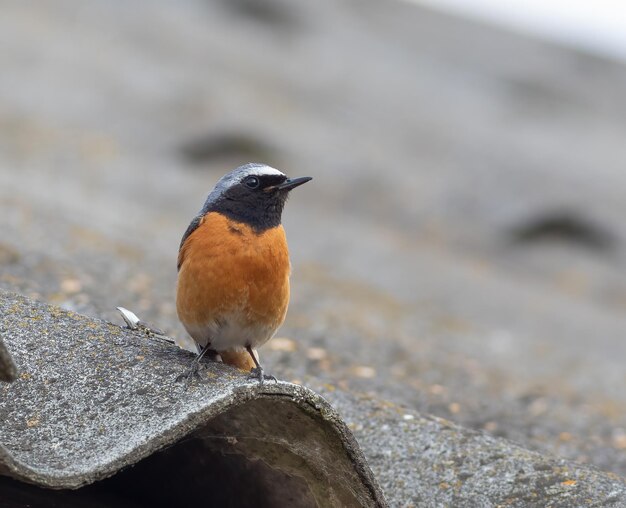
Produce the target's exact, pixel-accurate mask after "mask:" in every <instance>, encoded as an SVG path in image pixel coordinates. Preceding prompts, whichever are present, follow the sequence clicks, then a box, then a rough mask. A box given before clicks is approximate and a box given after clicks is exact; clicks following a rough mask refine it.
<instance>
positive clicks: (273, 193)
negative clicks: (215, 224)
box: [202, 163, 312, 231]
mask: <svg viewBox="0 0 626 508" xmlns="http://www.w3.org/2000/svg"><path fill="white" fill-rule="evenodd" d="M311 179H312V178H311V177H309V176H304V177H301V178H291V179H290V178H287V176H286V175H285V174H284V173H282V172H280V171H278V170H277V169H274V168H272V167H270V166H266V165H265V164H256V163H251V164H246V165H244V166H240V167H238V168H237V169H235V170H233V171H231V172H230V173H228V174H226V175H224V176H223V177H222V178H221V179H220V180H219V181H218V182H217V184H216V185H215V188H214V189H213V190H212V191H211V193H210V194H209V196H208V198H207V200H206V203H205V204H204V207H203V209H202V213H203V214H206V213H209V212H218V213H221V214H223V215H225V216H227V217H228V218H230V219H233V220H236V221H238V222H243V223H246V224H248V225H250V226H251V227H252V228H254V229H255V230H257V231H264V230H266V229H269V228H272V227H276V226H278V225H279V224H280V222H281V216H282V212H283V207H284V206H285V202H286V201H287V197H288V196H289V192H290V191H291V190H293V189H295V188H296V187H298V186H300V185H302V184H304V183H306V182H308V181H310V180H311Z"/></svg>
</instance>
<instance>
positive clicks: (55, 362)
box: [0, 292, 385, 506]
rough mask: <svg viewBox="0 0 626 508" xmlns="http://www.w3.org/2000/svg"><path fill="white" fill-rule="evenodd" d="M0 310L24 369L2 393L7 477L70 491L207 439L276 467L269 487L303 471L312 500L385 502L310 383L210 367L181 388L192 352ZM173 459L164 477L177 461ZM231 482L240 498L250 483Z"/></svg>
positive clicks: (51, 312) (37, 314)
mask: <svg viewBox="0 0 626 508" xmlns="http://www.w3.org/2000/svg"><path fill="white" fill-rule="evenodd" d="M0 315H1V316H2V322H1V326H2V329H3V330H4V334H5V337H6V339H7V342H9V343H10V344H11V347H12V349H13V350H14V351H15V358H16V361H17V363H18V364H19V366H20V371H21V374H20V379H19V380H18V381H17V382H15V383H12V384H6V385H3V386H2V388H0V400H2V404H1V405H0V421H2V426H1V427H0V472H1V473H3V474H4V475H9V476H11V477H13V478H16V479H19V480H23V481H26V482H29V483H33V484H35V485H38V486H43V487H51V488H56V489H62V488H65V489H68V488H69V489H75V488H79V487H82V486H84V485H87V484H90V483H93V482H94V481H96V480H101V479H103V478H106V477H108V476H111V475H113V474H114V473H116V472H118V471H119V470H121V469H123V468H126V467H128V466H129V465H132V464H135V463H136V462H138V461H140V460H142V459H144V458H146V457H148V456H150V455H153V454H154V453H155V452H157V451H159V450H161V449H163V448H165V447H168V446H172V445H173V444H175V443H177V442H179V441H181V440H187V441H188V440H189V439H190V437H193V438H194V439H195V440H196V441H200V442H205V441H206V442H207V443H209V445H207V446H208V447H209V448H211V444H212V448H213V449H214V450H216V452H219V453H218V455H217V458H215V459H214V460H215V461H219V455H220V454H221V455H229V454H230V455H233V454H238V455H241V456H244V457H246V458H247V459H248V460H249V461H251V462H253V463H254V462H258V461H262V462H263V463H265V464H268V465H269V468H273V469H276V470H278V471H282V472H283V473H284V474H285V476H286V478H282V479H281V480H282V481H277V480H276V477H275V476H272V477H269V478H270V480H271V479H273V480H274V481H275V484H273V483H270V487H271V488H270V489H269V490H271V491H274V492H276V491H280V490H281V489H282V488H283V485H289V484H290V481H289V479H290V478H301V479H302V480H303V485H302V486H301V489H302V497H303V498H306V499H309V498H311V501H312V503H313V505H315V503H318V504H320V503H322V504H323V503H327V504H328V505H329V506H382V505H384V504H385V503H384V501H383V499H382V494H381V492H380V490H379V488H378V486H377V484H376V482H375V480H374V479H373V477H372V474H371V471H370V469H369V467H368V466H367V465H366V464H365V459H364V457H363V455H362V453H361V451H360V450H359V448H358V446H357V444H356V442H355V440H354V438H353V437H352V435H351V432H350V431H349V430H348V428H347V427H346V426H345V424H344V423H343V422H342V421H341V419H340V417H339V416H338V415H337V414H336V413H335V411H334V410H333V409H332V408H331V407H330V406H329V405H328V404H327V403H326V401H324V400H323V399H322V398H320V397H319V396H316V395H315V394H314V393H312V392H311V391H309V390H307V389H305V388H302V387H299V386H296V385H291V384H287V383H266V384H264V385H263V386H261V385H260V384H259V383H258V381H255V380H250V379H248V378H247V376H246V375H245V374H243V373H241V372H239V371H237V370H236V369H232V368H227V367H225V366H221V365H217V364H210V365H209V366H208V367H209V368H207V369H206V370H205V371H203V372H202V381H204V382H200V381H198V382H196V383H193V384H191V385H189V386H187V385H185V383H176V382H175V378H176V376H177V374H179V373H181V372H183V371H184V370H185V369H186V368H188V367H189V364H190V362H191V360H192V359H193V356H192V355H191V354H189V353H188V352H186V351H183V350H181V349H179V348H178V347H176V346H174V345H171V344H168V343H164V342H163V341H158V340H156V339H153V338H150V337H147V336H146V335H143V334H138V333H136V332H131V331H125V330H124V329H122V328H120V327H119V326H115V325H111V324H108V323H105V322H99V321H95V320H91V319H88V318H85V317H83V316H80V315H78V314H75V313H72V312H68V311H63V310H61V309H59V308H56V307H48V306H46V305H42V304H37V303H34V302H31V301H28V300H26V299H24V298H22V297H19V296H17V295H11V294H8V293H4V292H2V293H1V294H0ZM200 448H202V447H200ZM167 453H168V454H169V455H170V456H171V455H172V451H168V452H167ZM206 460H207V458H206V455H205V456H204V457H203V454H200V453H196V455H194V456H189V455H188V456H187V460H185V461H181V462H180V463H181V464H183V463H184V464H186V466H185V467H187V468H189V470H191V471H193V470H194V469H202V467H203V464H204V462H205V461H206ZM168 462H169V463H168V468H167V469H168V470H169V471H170V474H175V471H176V469H177V468H178V467H181V466H179V465H178V463H177V462H176V461H175V460H170V461H168ZM132 474H134V475H135V476H136V477H140V475H138V473H137V468H135V469H134V470H133V473H132ZM206 476H210V475H206ZM198 477H199V478H201V477H202V475H201V474H198ZM153 479H154V478H152V480H153ZM203 481H204V483H205V487H208V484H207V482H208V481H209V480H207V478H204V479H203ZM231 481H232V480H231ZM257 481H258V478H257ZM133 483H135V490H137V489H138V488H139V486H138V483H139V482H138V481H135V482H133ZM146 483H148V482H146ZM149 483H154V482H153V481H150V482H149ZM291 483H293V482H291ZM290 486H291V487H292V488H293V485H290ZM224 488H225V486H224ZM237 488H238V489H239V490H241V492H242V493H241V496H242V497H243V493H244V492H245V491H246V490H247V487H246V483H245V482H244V481H242V482H241V484H240V485H238V486H237ZM152 490H156V488H155V487H152ZM168 490H172V489H171V488H170V489H168ZM182 490H183V489H181V491H182ZM285 490H286V491H287V490H288V489H287V488H286V487H285ZM170 495H171V494H170ZM174 499H175V498H174ZM245 504H246V503H245V502H244V503H242V505H245ZM291 504H294V502H291V503H288V502H286V501H285V500H283V501H282V502H279V503H276V504H275V506H276V505H279V506H287V505H291ZM296 504H297V505H298V506H300V504H298V503H296ZM303 506H309V504H303Z"/></svg>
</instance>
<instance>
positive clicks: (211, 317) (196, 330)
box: [176, 164, 311, 382]
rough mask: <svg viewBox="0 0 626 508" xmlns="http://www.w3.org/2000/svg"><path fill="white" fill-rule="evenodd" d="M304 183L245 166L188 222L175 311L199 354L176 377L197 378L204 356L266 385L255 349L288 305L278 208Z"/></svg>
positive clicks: (271, 170)
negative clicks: (247, 374)
mask: <svg viewBox="0 0 626 508" xmlns="http://www.w3.org/2000/svg"><path fill="white" fill-rule="evenodd" d="M309 180H311V178H310V177H302V178H293V179H288V178H287V176H285V175H284V174H283V173H281V172H280V171H278V170H277V169H274V168H271V167H269V166H266V165H265V164H246V165H245V166H241V167H238V168H237V169H235V170H234V171H231V172H230V173H228V174H227V175H225V176H224V177H222V178H221V179H220V180H219V181H218V182H217V184H216V185H215V188H214V189H213V190H212V191H211V193H210V194H209V196H208V198H207V200H206V202H205V203H204V206H203V207H202V210H200V213H198V215H197V216H196V217H195V218H194V219H193V220H192V221H191V224H190V225H189V227H188V228H187V231H185V234H184V235H183V238H182V240H181V242H180V249H179V252H178V285H177V291H176V309H177V311H178V317H179V319H180V320H181V322H182V323H183V325H184V326H185V329H186V330H187V332H188V333H189V335H191V337H192V338H193V340H194V342H195V343H196V347H197V349H198V353H199V355H198V356H197V357H196V358H195V359H194V362H193V364H192V366H191V369H190V370H189V372H186V373H185V374H183V375H182V376H179V377H191V376H193V375H195V374H197V371H198V365H199V362H200V360H201V359H202V357H203V356H204V355H205V354H209V355H211V356H213V357H216V356H217V354H219V355H220V356H221V358H222V361H224V362H226V363H230V364H234V365H236V366H238V367H240V368H242V367H243V368H247V370H251V372H252V375H253V376H255V377H258V378H259V380H260V382H263V379H264V374H263V369H262V367H261V365H260V363H259V361H258V359H257V357H256V356H255V353H254V351H253V349H254V348H258V347H259V346H262V345H263V344H265V343H266V342H267V341H268V340H269V339H271V338H272V336H273V335H274V333H275V332H276V330H277V329H278V327H279V326H280V325H281V324H282V323H283V321H284V320H285V315H286V313H287V306H288V304H289V274H290V270H291V265H290V262H289V251H288V248H287V240H286V238H285V230H284V229H283V226H282V225H281V216H282V211H283V207H284V206H285V202H286V200H287V196H288V195H289V192H290V191H291V190H292V189H294V188H296V187H298V186H299V185H302V184H303V183H306V182H308V181H309ZM244 356H245V358H244ZM250 359H251V360H252V362H250V361H249V360H250ZM253 365H254V366H255V367H254V368H251V367H252V366H253ZM266 377H271V376H266Z"/></svg>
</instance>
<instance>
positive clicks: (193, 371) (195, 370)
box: [175, 360, 200, 386]
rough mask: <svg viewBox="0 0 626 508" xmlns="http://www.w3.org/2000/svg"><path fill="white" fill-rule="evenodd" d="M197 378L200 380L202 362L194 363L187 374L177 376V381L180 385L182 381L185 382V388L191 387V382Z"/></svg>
mask: <svg viewBox="0 0 626 508" xmlns="http://www.w3.org/2000/svg"><path fill="white" fill-rule="evenodd" d="M195 377H197V378H198V379H200V362H198V361H196V360H194V361H193V363H192V364H191V367H189V368H188V369H187V370H186V371H185V372H183V373H182V374H179V375H178V376H176V379H175V381H176V382H177V383H179V382H180V381H185V386H189V384H190V383H191V380H192V379H193V378H195Z"/></svg>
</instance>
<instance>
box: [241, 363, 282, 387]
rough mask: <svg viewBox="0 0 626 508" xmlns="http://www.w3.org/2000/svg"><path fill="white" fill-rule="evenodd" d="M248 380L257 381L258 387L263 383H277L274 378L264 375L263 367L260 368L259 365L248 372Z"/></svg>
mask: <svg viewBox="0 0 626 508" xmlns="http://www.w3.org/2000/svg"><path fill="white" fill-rule="evenodd" d="M248 379H258V380H259V384H260V385H263V383H264V382H265V381H274V383H278V380H277V379H276V378H275V377H274V376H270V375H269V374H265V373H264V372H263V367H261V366H260V365H259V366H258V367H255V368H254V369H252V370H251V371H250V375H249V376H248Z"/></svg>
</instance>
